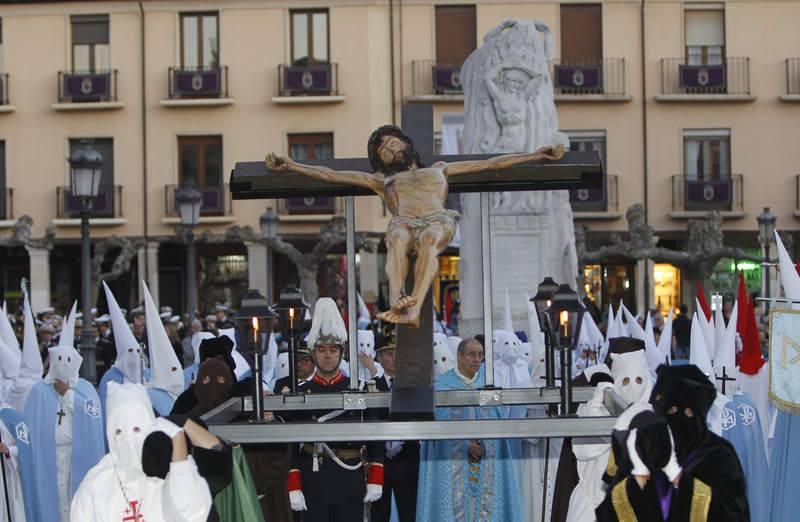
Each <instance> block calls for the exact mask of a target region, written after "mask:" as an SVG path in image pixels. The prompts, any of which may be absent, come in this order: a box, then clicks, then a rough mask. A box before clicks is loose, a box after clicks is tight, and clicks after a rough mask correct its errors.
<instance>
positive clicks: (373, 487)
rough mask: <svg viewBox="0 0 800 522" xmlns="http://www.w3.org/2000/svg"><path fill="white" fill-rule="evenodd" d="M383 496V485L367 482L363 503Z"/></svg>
mask: <svg viewBox="0 0 800 522" xmlns="http://www.w3.org/2000/svg"><path fill="white" fill-rule="evenodd" d="M382 496H383V486H381V485H378V484H367V494H366V495H364V503H365V504H366V503H369V502H375V501H377V500H380V498H381V497H382Z"/></svg>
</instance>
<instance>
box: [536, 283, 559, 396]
mask: <svg viewBox="0 0 800 522" xmlns="http://www.w3.org/2000/svg"><path fill="white" fill-rule="evenodd" d="M556 291H558V283H556V282H555V281H553V278H552V277H545V278H544V280H543V281H542V282H541V283H539V287H538V288H537V291H536V295H535V296H533V297H532V298H531V301H533V304H534V305H535V306H536V315H537V318H538V319H539V329H540V330H541V331H542V333H543V334H544V350H545V351H544V354H545V355H544V359H545V363H544V364H545V385H546V386H547V387H548V388H552V387H554V386H555V385H556V372H555V366H556V363H555V354H554V349H553V342H552V341H553V339H552V338H551V337H550V328H549V324H550V320H549V318H548V316H547V313H546V310H547V309H548V308H549V307H550V304H551V302H552V300H553V294H555V293H556ZM531 335H533V333H531Z"/></svg>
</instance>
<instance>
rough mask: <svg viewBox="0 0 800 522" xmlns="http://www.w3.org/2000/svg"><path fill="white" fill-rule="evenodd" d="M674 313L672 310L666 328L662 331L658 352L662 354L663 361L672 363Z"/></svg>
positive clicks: (665, 324)
mask: <svg viewBox="0 0 800 522" xmlns="http://www.w3.org/2000/svg"><path fill="white" fill-rule="evenodd" d="M674 315H675V314H674V313H673V311H672V310H671V309H670V311H669V316H668V317H667V321H666V322H665V323H664V328H662V329H661V337H660V338H659V340H658V351H659V352H660V353H661V360H665V359H666V360H668V361H669V362H670V364H671V363H672V319H673V317H674Z"/></svg>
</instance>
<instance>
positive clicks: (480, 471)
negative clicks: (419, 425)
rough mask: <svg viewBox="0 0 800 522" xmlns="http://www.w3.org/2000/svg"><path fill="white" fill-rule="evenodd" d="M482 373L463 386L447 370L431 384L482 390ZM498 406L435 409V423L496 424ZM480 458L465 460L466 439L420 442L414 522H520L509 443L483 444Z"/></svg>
mask: <svg viewBox="0 0 800 522" xmlns="http://www.w3.org/2000/svg"><path fill="white" fill-rule="evenodd" d="M484 383H485V379H484V369H483V368H481V370H480V373H479V375H478V378H477V379H476V380H475V382H473V383H472V384H470V385H469V386H467V385H466V384H465V382H464V381H463V380H462V379H461V378H460V377H459V376H458V375H456V373H455V370H450V371H448V372H446V373H444V374H442V375H440V376H438V377H437V378H436V380H435V382H434V387H435V389H436V390H437V391H438V390H464V389H477V388H481V387H483V386H484ZM500 418H502V413H501V411H500V409H499V408H496V407H483V408H477V407H470V408H436V420H462V419H465V420H466V419H500ZM482 443H483V458H482V459H481V460H480V462H478V463H470V461H469V453H468V448H469V441H468V440H439V441H425V442H422V445H421V448H420V467H419V486H418V490H417V491H418V493H417V520H425V521H442V522H445V521H447V522H450V521H460V522H461V521H463V522H470V521H481V522H489V521H492V522H520V521H521V520H522V515H521V511H520V502H519V495H518V489H517V488H518V485H517V481H516V475H515V473H514V465H513V462H512V460H511V458H512V457H511V455H512V451H511V446H510V444H509V442H508V441H507V440H483V441H482Z"/></svg>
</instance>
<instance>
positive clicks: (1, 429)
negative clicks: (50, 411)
mask: <svg viewBox="0 0 800 522" xmlns="http://www.w3.org/2000/svg"><path fill="white" fill-rule="evenodd" d="M0 436H2V438H3V439H2V440H3V444H5V445H6V446H8V452H9V456H8V457H5V456H0V458H2V459H3V466H4V467H5V480H6V488H8V498H9V504H10V507H11V521H10V522H25V504H24V500H23V498H22V482H21V481H20V477H19V462H18V461H17V443H16V442H15V438H14V437H12V436H11V433H9V432H8V430H7V429H6V426H5V424H4V423H2V422H0ZM0 481H2V475H0ZM5 495H6V494H5V489H4V488H3V487H2V482H0V522H9V520H8V512H7V510H6V498H5Z"/></svg>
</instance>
